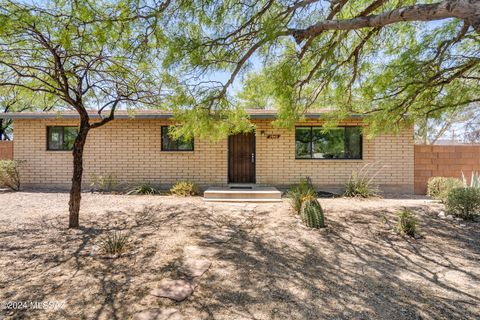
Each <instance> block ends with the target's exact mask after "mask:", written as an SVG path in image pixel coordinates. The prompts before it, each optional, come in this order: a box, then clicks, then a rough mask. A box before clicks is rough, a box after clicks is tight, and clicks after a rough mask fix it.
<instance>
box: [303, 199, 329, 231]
mask: <svg viewBox="0 0 480 320" xmlns="http://www.w3.org/2000/svg"><path fill="white" fill-rule="evenodd" d="M300 217H301V218H302V221H303V223H304V224H305V225H306V226H307V227H309V228H315V229H320V228H324V227H325V217H324V215H323V209H322V206H321V205H320V202H318V200H317V199H316V198H315V197H312V196H306V197H305V198H304V199H303V201H302V206H301V209H300Z"/></svg>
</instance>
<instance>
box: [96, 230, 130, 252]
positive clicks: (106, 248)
mask: <svg viewBox="0 0 480 320" xmlns="http://www.w3.org/2000/svg"><path fill="white" fill-rule="evenodd" d="M99 247H100V249H101V251H102V253H103V254H106V255H109V256H115V257H119V256H120V255H121V254H122V253H124V252H125V251H126V250H127V249H128V235H126V234H123V233H121V232H117V231H113V232H109V233H108V234H107V235H106V236H105V237H104V238H103V239H101V240H100V243H99Z"/></svg>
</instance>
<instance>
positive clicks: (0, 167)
mask: <svg viewBox="0 0 480 320" xmlns="http://www.w3.org/2000/svg"><path fill="white" fill-rule="evenodd" d="M22 164H23V161H18V160H0V186H2V185H3V186H6V187H8V188H10V189H12V190H15V191H18V190H20V173H19V167H20V166H21V165H22Z"/></svg>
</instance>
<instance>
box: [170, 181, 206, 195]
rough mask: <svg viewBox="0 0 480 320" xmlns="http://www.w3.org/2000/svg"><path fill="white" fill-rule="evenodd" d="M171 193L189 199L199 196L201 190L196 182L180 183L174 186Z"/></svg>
mask: <svg viewBox="0 0 480 320" xmlns="http://www.w3.org/2000/svg"><path fill="white" fill-rule="evenodd" d="M170 192H171V193H172V194H174V195H176V196H180V197H188V196H195V195H198V194H199V193H200V189H199V187H198V185H197V184H196V183H195V182H192V181H178V182H176V183H175V184H174V185H173V186H172V188H171V189H170Z"/></svg>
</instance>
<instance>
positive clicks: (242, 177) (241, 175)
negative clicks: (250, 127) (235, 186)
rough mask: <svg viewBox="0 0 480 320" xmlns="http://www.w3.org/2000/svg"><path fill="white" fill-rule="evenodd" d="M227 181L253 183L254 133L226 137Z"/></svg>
mask: <svg viewBox="0 0 480 320" xmlns="http://www.w3.org/2000/svg"><path fill="white" fill-rule="evenodd" d="M228 182H229V183H255V133H254V132H252V133H243V134H236V135H233V136H229V137H228Z"/></svg>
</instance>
